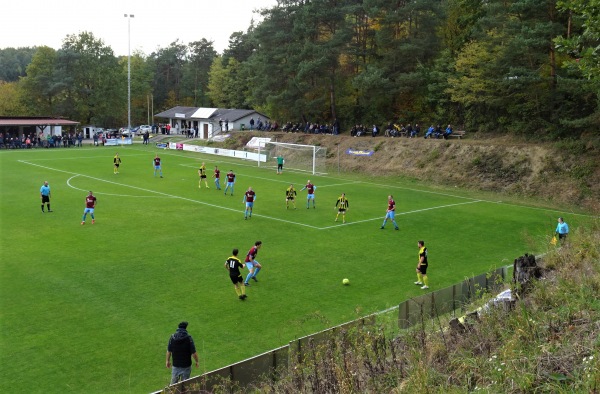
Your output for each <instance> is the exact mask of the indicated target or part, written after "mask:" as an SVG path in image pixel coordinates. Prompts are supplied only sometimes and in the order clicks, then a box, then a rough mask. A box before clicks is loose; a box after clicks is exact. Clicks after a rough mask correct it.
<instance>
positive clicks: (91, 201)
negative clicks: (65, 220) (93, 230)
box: [81, 190, 96, 225]
mask: <svg viewBox="0 0 600 394" xmlns="http://www.w3.org/2000/svg"><path fill="white" fill-rule="evenodd" d="M94 208H96V197H94V193H92V191H91V190H90V192H89V194H88V195H87V196H86V197H85V210H84V211H83V218H82V219H81V225H84V224H85V217H86V216H87V214H88V213H89V214H90V216H91V217H92V224H94V223H96V218H95V217H94Z"/></svg>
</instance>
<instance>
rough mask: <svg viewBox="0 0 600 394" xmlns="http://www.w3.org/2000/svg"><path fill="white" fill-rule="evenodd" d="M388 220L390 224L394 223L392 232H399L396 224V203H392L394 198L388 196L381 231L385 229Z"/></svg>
mask: <svg viewBox="0 0 600 394" xmlns="http://www.w3.org/2000/svg"><path fill="white" fill-rule="evenodd" d="M388 219H390V220H391V221H392V223H394V230H400V228H398V224H397V223H396V202H395V201H394V196H392V195H389V196H388V209H387V211H386V213H385V218H384V219H383V224H382V225H381V229H382V230H383V228H384V227H385V224H386V223H387V220H388Z"/></svg>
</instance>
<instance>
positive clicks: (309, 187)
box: [300, 179, 317, 209]
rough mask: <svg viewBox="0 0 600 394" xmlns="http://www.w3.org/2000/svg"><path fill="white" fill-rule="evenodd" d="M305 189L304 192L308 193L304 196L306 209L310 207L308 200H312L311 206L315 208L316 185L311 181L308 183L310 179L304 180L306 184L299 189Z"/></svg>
mask: <svg viewBox="0 0 600 394" xmlns="http://www.w3.org/2000/svg"><path fill="white" fill-rule="evenodd" d="M304 189H306V192H307V193H308V195H307V196H306V209H308V208H309V207H310V201H311V200H312V203H313V208H316V206H315V190H317V187H316V186H315V185H313V184H312V183H310V179H309V180H308V181H306V185H305V186H304V187H303V188H302V189H300V191H302V190H304Z"/></svg>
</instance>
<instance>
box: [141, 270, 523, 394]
mask: <svg viewBox="0 0 600 394" xmlns="http://www.w3.org/2000/svg"><path fill="white" fill-rule="evenodd" d="M510 268H512V266H505V267H501V268H498V269H496V270H495V271H493V272H491V273H487V274H481V275H477V276H474V277H472V278H469V279H466V280H464V281H462V282H460V283H457V284H455V285H453V286H450V287H447V288H444V289H440V290H436V291H433V292H431V293H427V294H423V295H421V296H418V297H415V298H411V299H409V300H406V301H404V302H402V303H401V304H400V305H398V307H397V309H398V327H399V328H402V329H405V328H410V327H412V326H414V325H416V324H419V323H420V322H422V321H423V319H424V318H428V317H431V316H436V315H437V316H440V315H445V314H454V315H455V314H456V313H457V311H458V312H459V313H460V314H461V315H462V314H463V313H464V312H465V310H464V308H465V306H466V305H468V304H469V303H470V302H471V301H473V300H474V299H475V298H477V297H479V296H481V295H482V294H483V293H484V292H494V291H498V290H500V289H501V288H502V287H503V286H504V284H505V282H506V278H507V276H508V270H509V269H510ZM392 309H395V307H394V308H392ZM388 311H390V309H388V310H386V311H384V312H388ZM380 313H383V312H379V313H375V314H372V315H369V316H366V317H362V318H360V319H357V320H353V321H351V322H347V323H344V324H341V325H339V326H335V327H332V328H329V329H327V330H323V331H320V332H318V333H315V334H312V335H309V336H306V337H302V338H299V339H296V340H294V341H291V342H290V343H289V344H288V345H285V346H282V347H279V348H277V349H273V350H270V351H268V352H265V353H263V354H260V355H258V356H255V357H252V358H249V359H246V360H243V361H240V362H238V363H235V364H232V365H229V366H226V367H223V368H220V369H217V370H214V371H210V372H207V373H205V374H203V375H200V376H196V377H193V378H190V379H188V380H186V381H184V382H180V383H178V384H176V385H173V386H170V387H168V388H165V389H163V390H159V391H155V392H153V393H152V394H159V393H173V394H175V393H190V394H192V393H205V392H210V391H213V389H214V387H216V386H218V385H219V384H221V383H222V382H223V381H224V380H229V381H231V382H234V383H235V384H237V385H239V386H240V387H247V386H249V385H251V384H253V383H255V382H257V380H259V379H264V378H265V377H270V378H273V379H275V378H276V377H277V373H278V371H282V370H285V369H287V367H288V365H289V363H290V357H298V358H299V359H301V357H302V354H303V349H304V348H305V347H307V345H308V344H309V343H312V344H314V343H319V342H323V341H325V340H326V339H327V338H330V337H331V335H335V334H336V333H337V332H339V331H342V330H348V329H350V328H353V327H357V326H362V325H370V324H373V323H374V322H375V319H376V316H377V315H378V314H380Z"/></svg>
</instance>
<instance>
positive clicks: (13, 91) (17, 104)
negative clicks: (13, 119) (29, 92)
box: [0, 81, 29, 116]
mask: <svg viewBox="0 0 600 394" xmlns="http://www.w3.org/2000/svg"><path fill="white" fill-rule="evenodd" d="M0 97H2V100H0V114H2V115H3V116H26V115H29V113H28V112H27V108H26V107H25V106H24V105H23V104H22V100H21V92H20V89H19V83H18V82H4V81H0Z"/></svg>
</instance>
